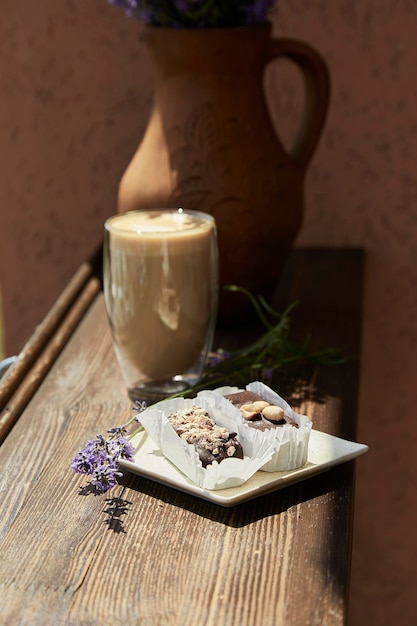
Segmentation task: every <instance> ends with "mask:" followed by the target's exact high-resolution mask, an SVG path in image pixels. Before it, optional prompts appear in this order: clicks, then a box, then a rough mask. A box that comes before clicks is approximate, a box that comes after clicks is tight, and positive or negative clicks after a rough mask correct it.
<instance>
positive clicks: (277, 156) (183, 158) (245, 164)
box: [118, 26, 329, 320]
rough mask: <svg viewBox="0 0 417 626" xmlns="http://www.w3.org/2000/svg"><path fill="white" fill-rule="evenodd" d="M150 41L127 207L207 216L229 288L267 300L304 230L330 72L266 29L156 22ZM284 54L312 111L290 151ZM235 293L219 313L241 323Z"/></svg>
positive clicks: (125, 183) (125, 190)
mask: <svg viewBox="0 0 417 626" xmlns="http://www.w3.org/2000/svg"><path fill="white" fill-rule="evenodd" d="M143 38H144V42H145V43H146V45H148V46H149V48H150V50H151V54H152V56H153V57H154V59H155V67H156V85H155V95H154V103H153V108H152V112H151V116H150V120H149V124H148V126H147V130H146V132H145V135H144V137H143V140H142V142H141V144H140V145H139V148H138V150H137V152H136V154H135V155H134V157H133V160H132V161H131V163H130V164H129V166H128V168H127V170H126V172H125V174H124V176H123V178H122V180H121V184H120V188H119V204H118V210H119V211H120V212H124V211H128V210H134V209H138V208H161V207H176V208H178V207H184V208H187V209H192V210H198V211H203V212H206V213H210V214H211V215H213V216H214V217H215V220H216V223H217V228H218V238H219V242H218V243H219V255H220V284H221V285H227V284H235V285H239V286H242V287H245V288H247V289H249V290H251V291H252V292H253V293H256V294H262V295H264V296H265V297H269V295H270V294H271V292H272V290H273V289H274V287H275V284H276V282H277V278H278V277H279V274H280V272H281V270H282V267H283V265H284V263H285V260H286V259H287V256H288V254H289V252H290V250H291V248H292V246H293V243H294V240H295V238H296V236H297V234H298V232H299V230H300V228H301V225H302V219H303V209H304V207H303V182H304V175H305V171H306V167H307V165H308V163H309V161H310V158H311V156H312V154H313V152H314V149H315V147H316V144H317V141H318V139H319V136H320V133H321V130H322V126H323V123H324V119H325V115H326V110H327V104H328V93H329V85H328V83H329V81H328V74H327V70H326V67H325V65H324V63H323V61H322V60H321V57H320V56H319V55H318V54H317V53H316V52H315V51H314V50H312V49H311V48H310V47H309V46H307V45H306V44H304V43H301V42H298V41H294V40H289V39H272V38H271V36H270V28H269V26H259V27H248V28H246V27H245V28H232V29H205V30H197V29H187V30H185V29H183V30H180V29H165V28H162V29H161V28H148V29H146V30H145V32H144V36H143ZM279 57H287V58H290V59H292V60H293V61H294V62H295V63H296V64H297V65H298V66H299V67H300V69H301V71H302V74H303V76H304V78H305V85H306V107H305V116H304V119H303V121H302V124H301V126H300V132H299V135H298V138H297V141H296V143H295V145H294V147H293V149H292V151H291V152H290V153H288V152H287V151H286V150H285V149H284V147H283V145H282V143H281V141H280V139H279V137H278V136H277V134H276V132H275V130H274V127H273V125H272V122H271V120H270V116H269V113H268V110H267V103H266V100H265V94H264V87H263V83H264V81H263V77H264V72H265V69H266V67H267V65H268V64H269V63H270V62H271V61H273V60H274V59H277V58H279ZM227 298H230V296H228V297H226V296H221V298H220V305H221V311H220V313H221V317H222V318H223V319H224V320H226V318H229V317H230V318H231V319H236V316H237V312H236V310H235V311H230V310H229V309H230V305H229V304H228V303H227ZM232 308H234V307H233V304H232Z"/></svg>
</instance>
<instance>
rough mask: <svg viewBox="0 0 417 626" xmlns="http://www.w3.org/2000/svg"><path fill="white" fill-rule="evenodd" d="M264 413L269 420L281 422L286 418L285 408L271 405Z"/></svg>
mask: <svg viewBox="0 0 417 626" xmlns="http://www.w3.org/2000/svg"><path fill="white" fill-rule="evenodd" d="M262 415H263V417H264V418H265V419H266V420H268V421H269V422H281V421H282V420H283V419H284V409H281V407H280V406H272V405H270V406H267V407H265V408H264V409H263V410H262Z"/></svg>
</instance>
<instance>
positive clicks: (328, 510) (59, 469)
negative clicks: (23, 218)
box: [0, 249, 363, 626]
mask: <svg viewBox="0 0 417 626" xmlns="http://www.w3.org/2000/svg"><path fill="white" fill-rule="evenodd" d="M99 265H100V260H99V259H98V260H97V263H86V264H83V266H82V267H81V268H80V270H79V271H78V272H77V274H76V276H75V277H74V279H73V280H72V281H71V283H70V284H69V285H68V287H67V289H66V290H65V291H64V293H63V294H62V296H61V297H60V299H59V300H58V301H57V303H56V305H55V306H54V307H53V309H52V310H51V311H50V313H49V314H48V316H47V317H46V318H45V320H44V322H43V323H42V324H41V325H40V326H39V327H38V328H37V329H36V331H35V333H34V335H33V337H32V338H31V340H30V341H29V342H28V344H27V345H26V346H25V348H24V349H23V351H22V353H21V355H19V358H18V360H17V362H16V363H15V365H14V366H13V367H12V368H11V369H10V370H9V372H8V374H7V375H6V377H5V378H4V379H3V381H2V383H1V385H0V409H1V415H0V433H1V439H2V441H3V443H2V446H1V449H0V467H1V474H0V485H1V487H0V491H1V517H0V537H1V547H0V554H1V559H0V603H1V612H0V623H1V624H5V625H9V624H10V625H12V624H22V625H25V626H38V625H39V626H41V625H42V626H49V625H50V626H52V625H53V626H58V625H74V626H80V625H83V626H93V625H97V626H107V625H109V626H110V625H111V626H114V625H118V626H120V625H122V624H129V625H131V624H140V625H146V626H147V625H149V626H156V625H169V626H171V625H172V626H176V625H178V626H179V625H181V626H186V625H196V626H197V625H201V624H207V625H209V626H211V625H213V626H226V625H227V626H232V625H233V626H249V625H250V626H252V625H257V624H262V625H263V626H269V625H270V626H277V625H288V626H290V625H296V626H300V625H307V624H309V625H314V624H317V625H320V626H323V625H324V626H336V625H338V624H344V623H346V611H347V596H348V588H349V574H350V572H349V565H350V552H351V536H352V503H353V483H354V462H350V463H345V464H343V465H340V466H337V467H335V468H333V469H331V470H329V471H327V472H326V473H324V474H321V475H318V476H315V477H313V478H310V479H308V480H306V481H304V482H301V483H298V484H295V485H293V486H290V487H286V488H284V489H282V490H279V491H276V492H274V493H271V494H268V495H265V496H262V497H260V498H257V499H255V500H252V501H250V502H247V503H244V504H240V505H238V506H236V507H231V508H224V507H219V506H217V505H215V504H212V503H209V502H206V501H204V500H201V499H198V498H195V497H193V496H191V495H186V494H183V493H180V492H178V491H176V490H174V489H171V488H169V487H163V486H161V485H159V484H157V483H154V482H151V481H149V480H147V479H145V478H141V477H138V476H135V475H131V474H129V473H127V474H126V475H125V477H124V478H123V481H122V487H117V488H115V489H114V490H113V491H110V492H108V493H107V494H104V495H102V496H94V495H92V494H87V495H85V494H84V491H83V489H82V485H84V484H85V482H84V480H83V478H82V477H80V476H79V475H75V474H73V472H72V471H71V470H70V462H71V459H72V456H73V455H74V454H75V453H76V452H77V451H78V449H79V448H80V447H81V445H82V444H83V443H84V441H85V440H86V439H87V438H90V437H91V436H93V435H94V434H96V433H99V432H101V433H103V432H105V430H106V429H107V428H108V427H110V426H113V425H115V424H120V423H122V422H123V421H124V419H125V418H126V416H128V415H129V414H130V412H131V403H130V401H129V400H128V398H127V396H126V393H125V389H124V386H123V383H122V381H121V377H120V374H119V370H118V367H117V364H116V361H115V357H114V353H113V349H112V346H111V339H110V334H109V330H108V326H107V320H106V317H105V313H104V308H103V297H102V294H101V291H100V282H99V280H98V279H97V277H96V275H95V274H96V270H97V267H99ZM362 266H363V259H362V254H361V252H360V251H358V250H335V249H318V250H298V251H296V252H295V253H294V254H293V256H292V257H291V259H290V261H289V263H288V266H287V269H286V272H285V274H284V276H283V278H282V281H281V283H280V287H279V289H278V291H277V297H278V301H279V302H280V303H282V304H283V303H284V302H285V301H287V302H288V301H293V300H294V299H298V300H299V301H300V304H299V306H298V307H297V308H296V310H295V311H294V314H293V320H294V321H293V324H294V329H295V331H296V332H297V333H301V334H303V333H304V332H305V331H306V330H310V331H311V332H312V333H313V336H314V337H315V338H316V339H317V340H319V341H323V342H324V343H326V344H327V345H332V346H336V347H339V348H341V349H342V350H343V351H344V352H345V354H348V355H349V356H351V357H352V358H351V359H350V360H349V361H348V362H347V363H346V364H344V365H341V366H331V367H330V366H326V367H324V366H320V367H318V368H314V371H312V372H310V373H309V374H308V376H307V375H305V376H304V379H303V376H302V377H301V378H298V380H297V382H296V383H294V380H292V381H291V380H290V379H289V378H288V380H287V381H285V380H284V379H283V381H282V385H283V388H284V387H286V390H287V391H288V393H290V391H294V390H295V391H296V393H295V394H292V395H293V397H294V398H297V397H298V406H294V408H298V409H299V410H300V411H302V412H305V413H308V414H309V415H310V416H311V418H312V419H313V421H314V427H315V428H316V429H317V430H323V431H327V432H329V433H331V434H336V435H339V436H342V437H345V438H348V439H354V437H355V421H356V402H357V383H358V358H357V357H358V354H359V343H360V313H361V311H360V309H361V283H362ZM291 385H292V387H291ZM294 385H295V386H294ZM280 391H281V392H282V389H280ZM283 395H284V394H283ZM121 488H122V489H123V494H122V498H123V504H122V505H121V503H120V502H117V498H116V496H118V495H119V493H120V489H121Z"/></svg>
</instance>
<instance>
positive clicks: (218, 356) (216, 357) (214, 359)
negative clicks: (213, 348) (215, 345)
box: [208, 350, 230, 367]
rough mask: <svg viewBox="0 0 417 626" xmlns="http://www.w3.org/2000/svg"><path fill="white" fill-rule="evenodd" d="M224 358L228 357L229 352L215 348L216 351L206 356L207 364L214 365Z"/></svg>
mask: <svg viewBox="0 0 417 626" xmlns="http://www.w3.org/2000/svg"><path fill="white" fill-rule="evenodd" d="M226 359H230V353H229V352H226V350H217V352H212V353H211V354H210V356H209V358H208V366H209V367H215V366H216V365H218V364H219V363H222V361H225V360H226Z"/></svg>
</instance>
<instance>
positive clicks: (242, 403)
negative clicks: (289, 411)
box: [224, 390, 298, 430]
mask: <svg viewBox="0 0 417 626" xmlns="http://www.w3.org/2000/svg"><path fill="white" fill-rule="evenodd" d="M224 397H225V398H226V399H227V400H229V402H231V403H232V404H233V405H234V406H236V407H237V408H238V409H240V412H241V415H242V417H243V418H244V419H245V420H246V421H247V423H248V425H249V426H252V427H253V428H258V429H259V430H267V429H270V428H274V427H277V426H285V425H286V424H289V425H290V426H294V428H298V424H297V422H296V421H295V420H293V419H292V418H291V417H290V416H289V415H286V414H285V411H284V409H282V408H281V407H280V406H276V405H274V404H271V403H270V402H267V401H266V400H264V399H263V398H262V397H261V396H260V395H258V394H257V393H255V392H254V391H249V390H245V391H237V392H235V393H230V394H227V395H225V396H224Z"/></svg>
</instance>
